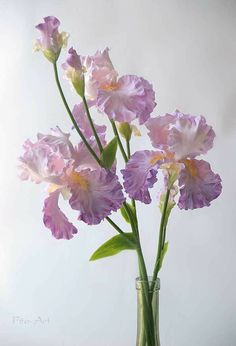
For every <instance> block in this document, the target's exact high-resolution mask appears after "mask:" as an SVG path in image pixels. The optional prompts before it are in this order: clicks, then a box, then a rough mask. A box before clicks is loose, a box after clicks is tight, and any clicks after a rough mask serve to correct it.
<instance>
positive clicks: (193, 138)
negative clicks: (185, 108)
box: [168, 111, 215, 160]
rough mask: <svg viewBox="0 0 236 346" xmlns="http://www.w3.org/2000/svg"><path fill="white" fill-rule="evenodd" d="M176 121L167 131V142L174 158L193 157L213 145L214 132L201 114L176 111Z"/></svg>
mask: <svg viewBox="0 0 236 346" xmlns="http://www.w3.org/2000/svg"><path fill="white" fill-rule="evenodd" d="M176 115H177V118H176V122H175V123H174V124H172V126H171V128H170V131H169V138H168V144H169V148H170V151H172V152H173V153H175V159H176V160H181V159H184V158H194V157H196V156H197V155H201V154H206V153H207V151H208V150H210V149H211V148H212V147H213V141H214V138H215V132H214V131H213V129H212V127H211V126H209V125H207V123H206V119H205V118H204V117H203V116H193V115H189V114H182V113H180V112H178V111H176Z"/></svg>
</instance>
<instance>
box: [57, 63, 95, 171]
mask: <svg viewBox="0 0 236 346" xmlns="http://www.w3.org/2000/svg"><path fill="white" fill-rule="evenodd" d="M53 68H54V74H55V79H56V84H57V87H58V90H59V93H60V95H61V98H62V101H63V103H64V106H65V108H66V110H67V113H68V115H69V117H70V119H71V121H72V123H73V125H74V127H75V129H76V131H77V132H78V134H79V136H80V137H81V139H82V141H83V142H84V144H85V145H86V147H87V149H88V151H89V152H90V154H91V155H92V156H93V157H94V159H95V160H96V161H97V162H98V163H99V165H101V161H100V159H99V157H98V156H97V154H96V153H95V151H94V150H93V149H92V148H91V147H90V145H89V143H88V142H87V140H86V138H85V137H84V135H83V133H82V132H81V130H80V128H79V127H78V125H77V122H76V121H75V118H74V116H73V114H72V112H71V110H70V107H69V106H68V103H67V101H66V98H65V95H64V93H63V90H62V87H61V84H60V81H59V77H58V71H57V64H56V63H54V64H53Z"/></svg>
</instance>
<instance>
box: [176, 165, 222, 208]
mask: <svg viewBox="0 0 236 346" xmlns="http://www.w3.org/2000/svg"><path fill="white" fill-rule="evenodd" d="M184 163H185V168H184V169H183V170H182V171H181V172H180V177H179V186H180V198H179V202H178V206H179V208H180V209H186V210H187V209H195V208H202V207H205V206H209V205H210V202H211V201H212V200H214V199H215V198H217V197H218V196H219V195H220V193H221V190H222V185H221V178H220V176H219V174H215V173H214V172H212V170H211V167H210V164H209V163H208V162H206V161H203V160H196V159H192V160H185V161H184Z"/></svg>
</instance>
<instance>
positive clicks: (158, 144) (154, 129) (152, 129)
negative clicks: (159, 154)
mask: <svg viewBox="0 0 236 346" xmlns="http://www.w3.org/2000/svg"><path fill="white" fill-rule="evenodd" d="M175 121H176V116H175V115H172V114H165V115H164V116H158V117H155V118H151V119H149V120H148V121H147V122H146V124H145V126H146V127H147V128H148V130H149V133H148V135H149V137H150V139H151V142H152V145H153V147H154V148H157V149H164V150H166V149H168V148H169V142H168V139H169V131H170V125H172V124H174V123H175Z"/></svg>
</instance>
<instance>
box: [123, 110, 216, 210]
mask: <svg viewBox="0 0 236 346" xmlns="http://www.w3.org/2000/svg"><path fill="white" fill-rule="evenodd" d="M146 126H147V128H148V129H149V136H150V138H151V141H152V144H153V146H154V147H155V148H157V149H158V150H157V151H140V152H136V153H135V154H133V155H132V156H131V158H130V160H129V161H128V163H127V164H126V168H125V170H123V171H122V173H123V177H124V187H125V190H126V192H127V193H128V194H129V196H130V197H131V198H135V199H137V200H140V201H142V202H144V203H150V202H151V197H150V194H149V189H150V188H151V187H153V185H154V183H155V182H156V180H157V179H156V174H157V170H158V169H159V170H162V172H163V173H164V182H165V186H166V189H167V188H168V189H173V187H174V186H175V185H174V184H175V183H176V181H178V185H179V189H180V198H179V202H178V206H179V208H180V209H195V208H202V207H204V206H209V205H210V202H211V201H212V200H214V199H215V198H217V197H218V196H219V195H220V193H221V190H222V185H221V179H220V176H219V175H218V174H215V173H214V172H213V171H212V170H211V168H210V165H209V163H207V162H206V161H203V160H196V159H194V158H195V157H196V156H197V155H201V154H205V153H206V152H207V151H208V150H209V149H211V148H212V146H213V140H214V137H215V133H214V131H213V129H212V127H211V126H209V125H208V124H207V123H206V120H205V118H204V117H202V116H192V115H188V114H183V113H181V112H179V111H176V112H175V113H174V114H166V115H165V116H163V117H156V118H152V119H149V120H148V122H147V124H146ZM160 153H161V157H160Z"/></svg>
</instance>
